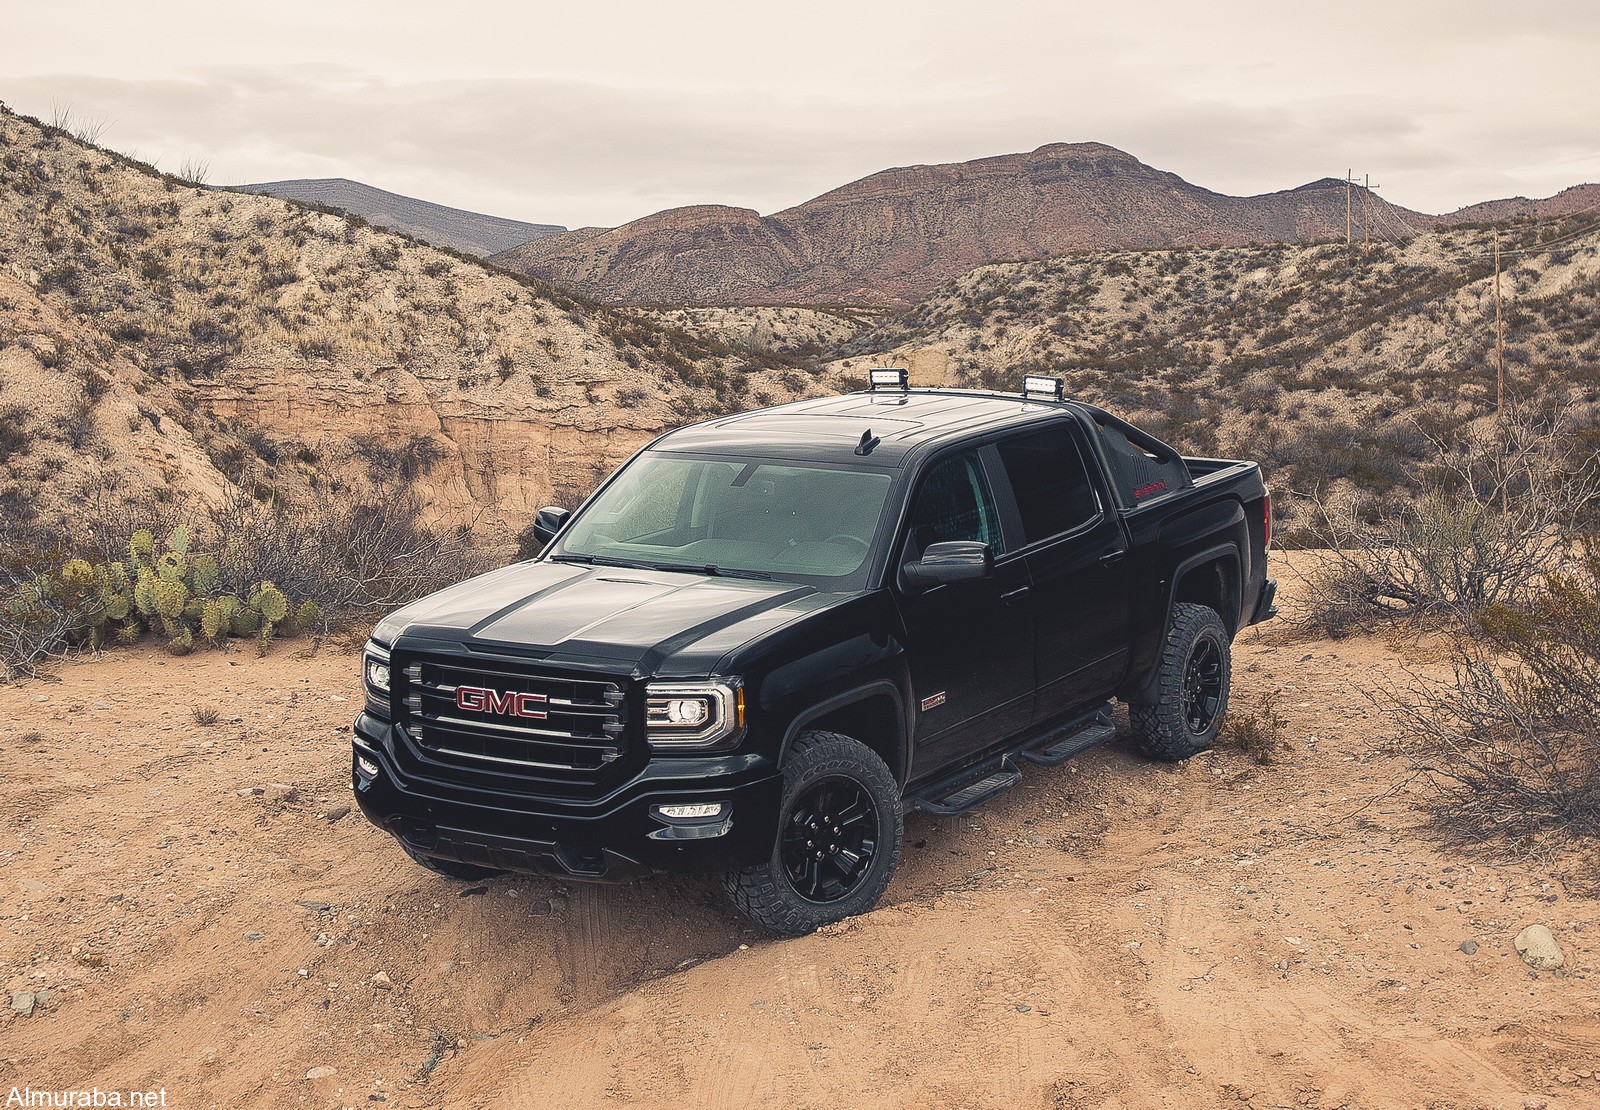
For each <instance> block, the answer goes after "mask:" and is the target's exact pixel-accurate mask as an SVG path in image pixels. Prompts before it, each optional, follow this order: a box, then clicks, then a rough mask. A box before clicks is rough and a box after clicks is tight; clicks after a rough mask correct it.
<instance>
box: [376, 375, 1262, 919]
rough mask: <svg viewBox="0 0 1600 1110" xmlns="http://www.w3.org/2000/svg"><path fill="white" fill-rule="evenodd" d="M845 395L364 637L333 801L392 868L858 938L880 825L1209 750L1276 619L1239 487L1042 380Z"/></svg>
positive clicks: (653, 485) (654, 450)
mask: <svg viewBox="0 0 1600 1110" xmlns="http://www.w3.org/2000/svg"><path fill="white" fill-rule="evenodd" d="M904 381H905V379H904V372H903V371H899V372H896V371H890V372H887V373H885V372H881V371H875V372H874V387H873V388H872V389H871V390H869V391H866V392H862V393H855V394H851V395H849V396H846V397H836V398H826V399H820V400H810V401H801V402H798V403H795V404H790V405H783V406H779V407H776V408H769V409H762V410H758V411H755V412H748V413H743V414H741V415H737V416H730V417H725V418H722V419H717V420H711V421H707V422H706V423H702V424H697V425H694V426H692V427H687V428H682V429H679V430H677V431H674V432H671V433H669V434H667V435H664V436H661V437H660V438H659V439H657V440H655V442H653V443H651V444H650V445H649V446H648V447H646V448H644V449H643V450H641V451H640V452H639V453H638V454H636V455H635V456H634V457H633V458H632V459H630V460H629V461H628V462H627V464H625V465H624V466H623V467H622V468H621V469H619V470H618V471H617V472H616V473H615V474H613V475H612V476H611V477H610V478H609V479H607V480H606V482H605V483H604V484H603V485H602V486H601V487H600V488H599V489H598V490H597V491H596V492H595V493H594V495H593V496H592V497H590V498H589V499H588V500H587V501H586V502H585V503H584V504H583V506H582V507H581V508H580V509H579V510H578V511H577V512H576V513H572V514H569V513H568V512H566V511H565V510H562V509H554V508H551V509H544V510H542V511H541V512H540V513H539V515H538V518H537V521H536V524H535V529H536V533H537V534H538V536H539V538H540V539H541V540H543V541H545V542H546V547H545V550H544V551H543V553H542V554H541V555H540V556H539V557H538V558H537V559H534V560H531V561H528V562H523V563H518V564H516V565H514V566H509V567H506V568H504V569H502V570H497V571H494V572H492V573H490V574H485V575H483V576H481V577H478V578H474V579H472V580H471V581H467V582H462V583H460V584H459V585H456V586H452V587H450V588H449V589H446V590H442V591H440V592H439V593H436V594H433V595H432V596H430V597H426V598H423V599H422V600H420V601H417V602H414V603H412V604H410V605H407V606H405V607H404V608H402V609H400V610H398V611H397V612H395V613H393V614H391V615H390V616H388V617H386V618H385V619H384V620H383V621H382V622H381V623H379V625H378V626H377V628H376V630H375V631H374V633H373V637H372V641H371V643H369V644H368V645H367V648H366V653H365V658H364V661H363V672H364V673H363V678H364V683H365V687H366V706H365V711H364V712H363V713H361V715H360V716H359V717H357V719H356V722H355V736H354V748H355V750H354V756H353V763H352V777H353V782H354V787H355V794H356V798H357V800H358V801H359V803H360V806H361V809H362V811H363V812H364V813H365V814H366V815H367V817H368V818H369V819H370V820H371V821H372V822H373V823H375V824H376V825H378V826H379V827H380V828H382V829H385V830H386V831H388V832H389V833H391V834H392V835H393V836H394V837H395V838H396V839H397V840H398V841H399V842H400V845H401V847H402V848H403V849H404V850H405V851H406V852H407V853H408V854H409V855H410V856H411V857H412V858H413V859H415V860H416V861H417V862H418V863H420V864H422V865H423V866H425V867H429V868H432V869H433V870H435V871H438V872H442V873H443V874H445V875H449V876H453V877H455V878H458V879H469V880H470V879H478V878H482V877H484V876H486V875H489V874H492V873H495V872H499V871H506V870H511V871H526V872H540V873H549V874H555V875H560V876H564V877H570V878H575V879H593V880H616V879H627V878H633V877H636V876H638V875H641V874H646V873H649V872H652V871H714V872H721V873H723V874H724V875H725V876H726V880H725V881H726V885H727V889H728V892H729V894H730V895H731V896H732V898H733V901H734V903H735V904H736V905H737V906H738V908H739V909H740V910H741V911H742V912H743V913H745V914H746V915H748V916H749V917H750V918H751V919H753V920H754V921H756V922H758V923H760V924H761V925H763V926H766V927H767V928H770V929H773V930H776V931H778V932H783V933H791V934H799V933H805V932H808V931H810V930H812V929H815V928H817V927H818V926H819V925H823V924H826V923H828V922H832V921H837V920H839V919H840V918H843V917H846V916H848V915H851V914H857V913H861V912H864V911H865V910H867V909H869V908H871V907H872V906H873V905H874V904H875V903H876V902H877V900H878V899H879V897H880V896H881V895H882V894H883V891H884V889H885V888H886V887H887V885H888V883H889V879H890V876H891V875H892V874H893V872H894V869H895V865H896V863H897V861H898V859H899V856H900V847H901V821H902V816H903V814H904V813H905V812H906V811H907V810H908V809H911V808H917V809H921V810H924V811H927V812H930V813H934V814H951V813H956V812H959V811H961V810H963V809H966V808H968V807H970V806H973V805H977V804H978V803H980V802H982V801H984V800H985V799H987V798H990V797H992V796H994V795H995V794H997V793H999V792H1000V791H1002V790H1005V789H1007V788H1009V787H1011V786H1013V785H1015V784H1016V783H1017V782H1018V781H1019V780H1020V778H1021V772H1020V771H1019V769H1018V768H1019V765H1020V763H1021V762H1023V761H1030V762H1034V763H1042V764H1055V763H1060V762H1062V761H1063V760H1065V759H1068V758H1070V757H1072V756H1073V755H1075V754H1077V753H1079V752H1081V751H1083V750H1084V749H1086V748H1088V747H1090V746H1092V745H1094V744H1096V743H1099V742H1100V741H1102V740H1105V739H1107V738H1108V737H1110V736H1111V735H1112V734H1113V731H1114V730H1113V729H1112V727H1111V724H1110V717H1109V713H1108V703H1109V699H1111V698H1113V697H1117V698H1121V699H1122V700H1123V701H1125V702H1126V703H1127V704H1128V706H1129V711H1130V717H1131V720H1132V723H1133V730H1134V734H1135V738H1136V740H1137V742H1138V744H1139V746H1140V747H1141V749H1142V750H1143V751H1144V752H1145V753H1147V754H1148V755H1150V756H1153V757H1155V758H1158V759H1183V758H1185V757H1187V756H1190V755H1193V754H1195V753H1196V752H1199V751H1201V750H1203V749H1205V748H1206V747H1208V746H1209V745H1210V744H1211V742H1212V741H1213V739H1215V737H1216V735H1217V733H1218V730H1219V729H1220V727H1221V724H1222V720H1223V714H1224V713H1225V712H1226V709H1227V704H1228V688H1229V653H1230V645H1231V643H1232V641H1233V637H1234V635H1235V633H1237V632H1238V631H1239V629H1240V628H1242V627H1244V626H1246V625H1249V624H1252V623H1254V622H1256V621H1260V620H1264V619H1266V618H1268V617H1270V616H1272V615H1273V613H1274V612H1275V609H1274V608H1273V595H1274V591H1275V585H1274V583H1273V582H1272V581H1271V580H1270V579H1268V578H1267V576H1266V552H1267V545H1268V543H1269V541H1270V529H1271V511H1272V510H1271V501H1270V499H1269V497H1268V494H1267V491H1266V489H1265V487H1264V486H1263V485H1262V479H1261V471H1260V469H1259V468H1258V467H1257V466H1256V465H1255V464H1254V463H1249V462H1233V461H1228V460H1222V459H1198V458H1184V457H1182V456H1180V455H1179V454H1178V453H1177V452H1175V451H1174V450H1172V449H1171V448H1170V447H1168V446H1167V445H1165V444H1164V443H1161V442H1160V441H1158V440H1156V439H1154V438H1152V437H1150V436H1148V435H1146V434H1144V433H1143V432H1140V431H1139V430H1138V429H1136V428H1134V427H1132V426H1131V425H1129V424H1127V423H1125V422H1123V421H1121V420H1119V419H1117V418H1116V417H1114V416H1112V415H1110V414H1109V413H1106V412H1104V411H1102V410H1100V409H1097V408H1095V407H1093V406H1090V405H1086V404H1081V403H1078V402H1075V401H1071V400H1065V399H1062V398H1061V395H1060V388H1059V383H1057V382H1055V380H1054V379H1045V380H1044V381H1042V382H1041V381H1039V380H1037V379H1030V381H1029V383H1028V384H1029V389H1028V391H1025V392H1024V393H1023V394H1022V395H1020V396H1017V395H1007V394H997V393H980V392H971V391H960V390H923V389H908V388H906V386H905V384H904Z"/></svg>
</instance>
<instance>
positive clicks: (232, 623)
mask: <svg viewBox="0 0 1600 1110" xmlns="http://www.w3.org/2000/svg"><path fill="white" fill-rule="evenodd" d="M228 628H229V630H230V631H231V632H232V633H233V634H234V635H235V636H253V635H254V634H255V633H256V632H258V631H259V630H260V628H261V612H260V611H259V610H257V609H252V608H250V607H249V606H248V605H246V606H241V607H240V609H239V611H238V612H237V613H235V614H233V616H232V617H230V618H229V620H228Z"/></svg>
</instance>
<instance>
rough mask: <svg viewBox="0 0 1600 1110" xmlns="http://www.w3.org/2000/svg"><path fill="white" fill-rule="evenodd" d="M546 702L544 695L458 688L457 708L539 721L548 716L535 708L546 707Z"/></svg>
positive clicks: (482, 687) (478, 687)
mask: <svg viewBox="0 0 1600 1110" xmlns="http://www.w3.org/2000/svg"><path fill="white" fill-rule="evenodd" d="M546 700H547V699H546V698H545V696H544V695H543V694H518V693H516V692H514V691H511V690H507V691H505V692H504V693H502V692H501V691H499V690H490V689H488V688H487V687H484V686H457V687H456V708H457V709H465V710H467V711H468V712H470V713H504V714H506V715H507V716H509V717H528V718H531V719H533V720H536V721H539V720H543V719H544V718H545V717H546V716H548V714H547V713H545V711H544V710H543V709H535V708H533V707H534V706H536V705H544V704H545V702H546Z"/></svg>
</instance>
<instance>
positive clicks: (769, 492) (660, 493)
mask: <svg viewBox="0 0 1600 1110" xmlns="http://www.w3.org/2000/svg"><path fill="white" fill-rule="evenodd" d="M889 484H890V476H889V474H888V473H886V472H883V471H876V470H864V469H863V470H857V469H844V468H833V467H826V466H821V465H818V464H813V463H793V462H778V461H768V460H744V459H740V460H728V459H723V458H695V457H693V456H688V455H677V454H665V453H656V452H651V453H648V454H645V455H641V456H640V457H639V458H637V459H635V460H634V461H633V463H632V464H631V465H629V466H628V467H627V469H626V470H624V471H623V472H622V473H621V474H619V475H617V477H616V479H615V480H613V481H612V482H611V483H610V484H609V485H608V486H606V487H605V489H604V490H603V491H601V493H600V494H599V495H598V496H597V497H596V498H595V499H594V501H593V502H591V503H590V504H589V505H587V506H585V508H584V510H583V513H582V515H581V516H579V518H578V519H577V520H575V521H574V522H573V524H572V527H571V528H570V529H569V530H568V532H567V534H566V536H564V537H563V538H562V542H561V549H560V552H559V553H557V554H556V555H555V556H554V557H555V558H558V559H560V558H567V559H571V558H575V557H582V556H588V557H591V558H593V559H594V560H595V561H602V560H617V561H619V562H625V563H636V564H640V565H643V566H650V567H671V568H672V569H678V570H698V571H701V572H703V573H709V574H716V573H725V572H734V573H737V572H744V573H747V574H759V575H762V576H771V577H774V578H801V579H809V578H829V579H843V578H847V577H849V576H851V575H855V574H857V573H858V572H860V571H862V570H863V567H864V564H865V562H866V559H867V554H868V552H869V551H870V550H871V545H872V537H873V534H874V533H875V532H876V531H877V530H878V520H879V518H880V517H881V516H882V515H883V503H884V499H885V498H886V497H887V496H888V494H889ZM825 585H828V586H830V587H831V588H838V587H841V586H844V585H846V583H843V582H834V583H826V584H825Z"/></svg>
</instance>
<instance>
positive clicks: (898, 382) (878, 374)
mask: <svg viewBox="0 0 1600 1110" xmlns="http://www.w3.org/2000/svg"><path fill="white" fill-rule="evenodd" d="M910 380H911V379H910V376H909V375H908V374H907V373H906V369H905V367H903V366H900V367H892V368H886V369H883V370H868V371H867V381H868V382H870V383H871V385H872V388H873V389H905V388H907V387H908V385H909V383H910Z"/></svg>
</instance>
